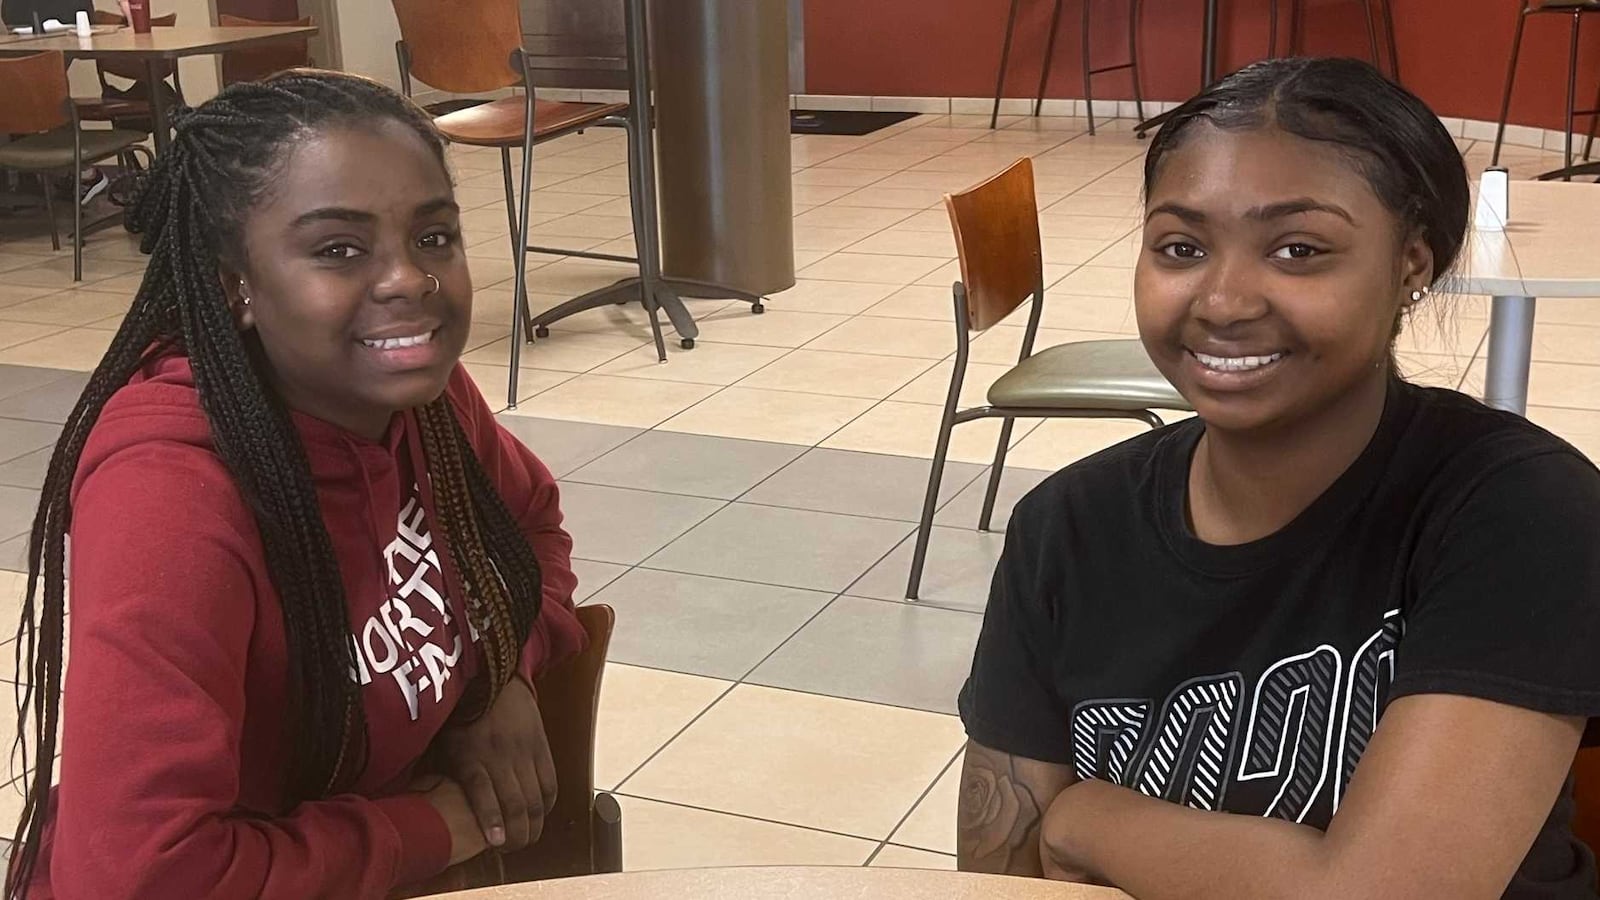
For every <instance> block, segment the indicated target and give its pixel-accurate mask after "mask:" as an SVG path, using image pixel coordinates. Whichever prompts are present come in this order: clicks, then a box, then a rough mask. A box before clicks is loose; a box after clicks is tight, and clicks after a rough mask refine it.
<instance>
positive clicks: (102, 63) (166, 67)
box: [89, 9, 178, 90]
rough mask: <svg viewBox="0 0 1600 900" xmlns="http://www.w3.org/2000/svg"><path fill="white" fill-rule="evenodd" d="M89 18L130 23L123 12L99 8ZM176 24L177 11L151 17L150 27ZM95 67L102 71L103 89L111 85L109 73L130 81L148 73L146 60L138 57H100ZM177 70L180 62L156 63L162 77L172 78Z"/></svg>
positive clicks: (96, 22) (158, 72)
mask: <svg viewBox="0 0 1600 900" xmlns="http://www.w3.org/2000/svg"><path fill="white" fill-rule="evenodd" d="M89 20H90V21H91V22H93V23H94V24H96V25H127V24H128V20H127V19H124V18H123V17H122V15H121V13H114V12H106V11H104V10H99V9H97V10H95V11H94V12H91V13H89ZM176 24H178V14H177V13H167V14H166V15H164V16H151V17H150V27H152V28H171V27H172V26H174V25H176ZM95 69H96V70H97V71H98V72H99V73H100V88H101V90H104V89H105V88H107V87H110V85H108V84H107V83H106V76H107V75H115V76H117V77H118V78H126V79H128V80H129V81H136V82H143V81H144V79H145V75H146V70H145V65H144V61H143V60H137V59H135V60H127V59H99V60H95ZM177 70H178V64H177V63H176V62H162V63H157V64H156V72H157V74H158V75H160V77H162V78H171V77H172V73H173V72H176V71H177Z"/></svg>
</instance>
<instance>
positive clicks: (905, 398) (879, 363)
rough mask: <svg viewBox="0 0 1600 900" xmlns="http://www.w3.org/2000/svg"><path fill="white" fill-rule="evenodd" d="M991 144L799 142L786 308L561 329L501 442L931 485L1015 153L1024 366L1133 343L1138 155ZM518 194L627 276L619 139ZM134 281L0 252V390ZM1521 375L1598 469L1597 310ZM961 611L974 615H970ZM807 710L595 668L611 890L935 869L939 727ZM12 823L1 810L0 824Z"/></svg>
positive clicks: (468, 154) (1569, 326) (1060, 140)
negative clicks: (995, 202) (893, 462)
mask: <svg viewBox="0 0 1600 900" xmlns="http://www.w3.org/2000/svg"><path fill="white" fill-rule="evenodd" d="M985 125H986V121H985V120H984V119H983V118H981V117H963V116H939V117H933V116H921V117H918V118H915V119H912V120H910V121H908V122H905V123H903V124H901V125H898V126H895V127H893V128H890V129H887V130H884V131H880V132H878V133H876V134H873V135H869V136H866V137H797V138H795V139H794V142H793V162H794V184H795V202H796V205H795V209H794V214H795V232H794V234H795V246H796V262H797V267H798V270H799V281H798V283H797V284H796V285H795V286H794V287H793V288H791V289H790V290H787V291H784V292H782V293H779V294H776V295H774V296H773V297H772V298H771V302H770V304H769V308H770V312H768V313H767V314H766V315H764V316H760V317H756V316H752V315H750V313H749V310H748V308H747V307H745V306H743V305H741V304H738V303H729V302H725V301H693V302H692V303H691V307H692V309H693V311H694V313H695V315H696V316H697V318H698V319H699V322H700V328H701V338H700V342H699V345H698V347H697V348H696V349H694V350H692V351H682V350H679V349H678V348H677V347H676V344H675V343H673V345H672V346H671V361H670V362H669V363H668V364H667V365H664V366H663V365H658V364H657V363H656V362H655V358H654V351H653V348H652V347H650V346H649V341H650V334H649V329H648V327H647V325H646V322H645V319H644V317H643V314H642V312H641V311H640V310H639V309H637V308H612V309H604V310H597V311H594V312H591V313H588V314H585V315H582V316H578V317H574V318H572V319H569V320H567V321H564V322H561V323H559V324H557V325H556V326H554V328H553V333H552V335H551V337H550V338H548V339H546V340H543V341H540V342H539V343H537V344H536V345H534V346H533V347H531V348H529V349H528V350H527V351H526V352H525V353H524V354H523V364H524V370H523V372H522V377H521V391H520V399H521V401H522V402H521V405H520V406H519V408H518V409H517V410H516V411H515V413H514V414H507V416H506V419H507V420H508V421H512V420H513V416H515V417H536V418H535V419H531V420H528V421H529V424H530V427H535V426H536V425H537V422H539V421H541V420H552V419H554V420H566V421H570V422H574V423H590V424H592V425H593V426H609V427H623V428H627V429H654V430H655V431H656V432H657V433H659V434H661V435H663V436H666V435H687V436H712V437H714V438H718V439H742V440H745V441H759V442H775V443H777V444H785V445H799V447H800V448H801V449H804V448H810V447H822V448H835V449H838V450H849V451H860V452H864V453H869V454H883V455H889V456H894V457H911V458H916V459H926V458H927V457H928V456H930V454H931V449H932V446H933V436H934V431H935V428H936V427H937V422H938V415H939V406H938V405H939V403H940V402H941V401H942V399H943V395H944V390H945V387H946V385H947V379H948V377H949V372H950V366H951V362H950V358H951V354H952V351H953V349H954V334H953V330H952V329H953V325H952V324H951V321H950V316H951V301H950V296H949V285H950V282H951V281H952V280H953V279H954V278H956V277H957V268H956V264H955V251H954V248H953V245H952V243H951V240H950V236H949V226H948V221H947V219H946V217H945V214H944V212H943V211H942V209H941V208H940V198H941V194H942V193H943V192H945V191H949V190H957V189H961V188H963V187H966V186H968V185H971V184H973V183H975V182H977V181H979V180H981V179H983V178H985V177H986V176H988V175H990V174H992V173H994V172H995V171H997V170H999V169H1000V168H1002V167H1004V166H1005V165H1007V164H1009V163H1010V162H1012V161H1013V160H1015V159H1016V158H1017V157H1018V156H1020V155H1023V154H1029V155H1032V156H1033V157H1034V159H1035V161H1036V166H1037V170H1038V173H1039V179H1038V181H1039V184H1038V193H1039V204H1040V207H1041V214H1040V221H1041V229H1042V232H1043V234H1044V239H1045V248H1044V249H1045V258H1046V262H1047V281H1048V283H1049V286H1050V292H1049V300H1048V305H1047V308H1046V311H1045V313H1044V325H1045V327H1046V329H1047V330H1046V332H1045V333H1044V334H1043V335H1042V336H1041V341H1043V342H1053V341H1059V340H1070V339H1076V338H1096V337H1105V336H1126V335H1131V334H1133V333H1134V332H1133V328H1134V326H1133V316H1132V311H1131V305H1130V288H1131V269H1130V266H1131V264H1132V253H1133V247H1134V244H1133V239H1132V237H1131V236H1132V235H1133V234H1134V232H1135V229H1136V227H1137V216H1138V209H1139V203H1138V185H1139V182H1138V174H1139V169H1140V162H1141V154H1142V152H1143V145H1142V144H1141V143H1139V142H1136V141H1135V140H1134V139H1133V138H1132V137H1131V135H1130V134H1129V133H1128V130H1127V127H1126V123H1120V122H1114V123H1109V124H1106V125H1105V126H1104V127H1103V130H1102V132H1101V134H1100V135H1099V136H1098V137H1089V136H1088V135H1087V134H1085V133H1084V125H1085V123H1083V122H1082V121H1080V120H1075V119H1041V120H1030V119H1026V118H1020V117H1012V118H1008V119H1005V120H1003V121H1002V126H1003V127H1002V129H1001V130H999V131H989V130H988V129H987V128H986V127H985ZM1461 145H1462V150H1463V153H1464V154H1465V157H1466V159H1467V162H1468V164H1469V166H1470V167H1471V168H1472V169H1474V170H1476V169H1479V168H1482V167H1483V166H1484V165H1486V164H1487V154H1488V147H1487V146H1486V145H1484V144H1481V143H1474V142H1471V141H1462V142H1461ZM452 158H453V161H454V163H455V166H456V168H457V173H456V174H457V178H458V182H459V184H460V189H459V197H460V199H461V200H462V201H463V205H464V207H466V209H467V210H468V211H467V213H466V215H465V220H466V227H467V234H468V242H469V248H468V255H469V256H470V257H471V260H472V268H473V272H474V277H475V281H476V283H477V288H478V307H479V308H478V310H477V312H476V314H475V315H474V321H475V322H476V323H477V326H476V329H475V334H474V336H473V341H472V342H471V345H470V348H469V353H468V354H467V358H466V359H467V363H468V365H469V367H470V368H471V370H472V372H473V374H474V375H475V376H476V377H477V378H478V379H479V381H480V382H481V383H482V385H483V387H484V391H485V393H486V394H487V395H488V396H489V397H490V398H491V400H493V401H495V402H496V403H497V404H498V403H499V401H500V400H502V399H503V398H504V382H505V378H506V374H507V369H506V365H507V361H508V359H507V356H508V346H507V340H508V338H507V335H508V333H509V328H508V322H509V314H510V292H509V279H510V277H511V263H510V259H511V256H510V250H509V248H508V242H507V240H506V235H505V233H504V230H503V229H504V226H505V217H504V211H503V207H502V206H501V203H500V189H499V179H500V175H499V173H498V158H497V157H496V156H495V155H494V154H493V153H492V152H489V151H480V150H470V149H464V150H456V151H453V152H452ZM1507 161H1508V162H1509V163H1510V165H1511V167H1512V169H1513V173H1514V174H1515V175H1517V176H1522V177H1525V176H1527V175H1529V174H1531V173H1533V172H1536V171H1539V170H1541V169H1544V168H1548V167H1551V166H1552V165H1554V161H1555V157H1554V156H1553V155H1551V154H1542V153H1537V152H1534V151H1523V150H1514V149H1513V150H1510V151H1508V160H1507ZM535 168H536V171H537V173H538V174H537V188H538V189H537V190H536V191H535V193H534V199H533V214H532V218H533V221H534V222H535V228H534V236H535V238H536V239H537V240H538V241H539V242H543V243H551V244H562V245H566V246H570V247H573V248H579V249H585V248H593V247H604V248H607V249H610V250H614V251H620V252H631V251H632V244H631V240H629V238H630V235H629V220H628V218H627V214H628V208H627V201H626V192H627V180H626V168H625V160H624V156H623V145H622V143H621V140H620V135H618V134H617V133H615V132H606V131H604V130H597V131H591V132H589V133H588V134H585V135H581V136H574V137H569V138H564V139H562V140H561V141H558V142H556V143H554V144H551V145H548V146H546V147H542V148H540V151H539V153H538V157H537V159H536V162H535ZM529 267H530V272H529V290H530V291H531V292H532V294H533V302H534V305H535V306H536V307H538V308H543V307H546V306H549V305H552V304H554V303H556V302H559V301H560V300H561V299H563V298H565V297H568V296H571V295H573V294H575V293H577V292H580V291H583V290H587V289H589V288H592V287H597V286H601V285H604V284H607V283H609V282H610V281H612V280H614V279H615V278H617V277H619V276H621V275H623V274H626V272H627V270H626V268H624V267H619V266H614V265H609V264H603V263H593V262H587V261H582V260H577V259H570V258H567V259H554V258H549V257H539V258H534V259H532V260H530V263H529ZM139 270H140V258H139V256H138V254H137V253H136V252H134V251H133V250H132V244H131V242H130V240H129V239H128V237H127V236H126V235H124V234H122V233H120V232H118V231H115V230H113V231H107V232H102V233H100V234H98V235H95V236H94V237H93V239H92V240H91V242H90V246H89V249H88V251H87V264H86V269H85V276H86V277H85V281H84V282H83V283H81V284H74V283H73V282H72V280H71V270H70V259H69V258H68V256H67V254H65V253H51V252H50V249H49V245H48V243H47V240H46V239H45V238H44V237H42V236H40V235H29V236H24V237H18V238H13V239H8V240H4V241H0V364H13V365H23V366H43V367H53V368H61V369H77V370H86V369H89V368H91V367H92V366H93V364H94V363H95V361H96V359H97V358H98V355H99V354H100V352H101V351H102V350H103V349H104V348H105V346H106V343H107V341H108V340H109V339H110V337H111V334H112V329H113V328H115V326H116V323H117V321H118V317H119V316H120V314H121V312H122V311H123V310H124V309H125V308H126V305H127V303H128V301H129V297H130V296H131V293H132V291H133V289H134V288H135V286H136V284H137V280H138V272H139ZM1439 302H1440V303H1442V304H1444V309H1445V310H1446V313H1447V314H1445V315H1443V316H1442V317H1440V318H1438V319H1437V320H1435V319H1427V320H1424V321H1419V322H1418V323H1416V324H1415V325H1414V326H1413V328H1412V329H1411V330H1409V331H1408V332H1407V334H1406V335H1405V337H1404V338H1403V339H1402V344H1401V358H1402V360H1403V363H1404V365H1405V366H1406V368H1407V371H1408V372H1410V373H1412V374H1413V375H1414V376H1415V377H1416V378H1418V379H1420V380H1423V381H1427V382H1430V383H1437V384H1445V385H1450V386H1464V387H1465V388H1466V389H1467V390H1473V389H1475V388H1476V387H1477V386H1478V385H1480V384H1481V380H1482V368H1483V354H1484V352H1485V349H1486V347H1485V344H1486V342H1485V332H1486V328H1487V316H1486V314H1485V305H1484V304H1483V303H1482V302H1481V301H1476V300H1472V299H1470V298H1440V300H1439ZM1022 321H1023V319H1022V314H1019V315H1018V317H1017V320H1016V321H1015V322H1013V323H1008V324H1007V325H1005V326H1002V327H998V328H996V329H994V330H993V331H992V332H990V333H988V334H986V335H984V336H982V337H981V338H980V339H979V340H978V341H977V342H976V344H975V346H974V360H975V364H974V366H973V369H972V374H971V378H970V383H969V386H968V388H967V390H966V394H967V396H968V398H969V399H973V400H975V399H977V398H978V397H980V396H981V394H982V391H983V389H984V388H985V387H986V386H987V384H988V383H989V382H990V381H992V380H993V379H994V378H995V377H997V376H998V375H999V374H1000V373H1001V372H1003V371H1004V369H1005V366H1006V364H1008V363H1009V362H1010V361H1011V359H1013V358H1014V355H1015V353H1016V347H1017V343H1018V341H1019V340H1020V333H1021V329H1020V327H1019V326H1020V325H1021V323H1022ZM1534 360H1535V362H1534V365H1533V374H1532V384H1531V399H1532V403H1533V406H1532V408H1531V410H1530V416H1531V418H1533V420H1534V421H1536V422H1539V423H1541V424H1543V425H1545V426H1546V427H1549V428H1551V429H1553V430H1555V431H1557V432H1558V433H1560V434H1562V435H1564V436H1566V437H1567V438H1568V439H1570V440H1572V441H1573V442H1574V443H1575V444H1577V445H1578V446H1579V447H1580V448H1582V449H1584V450H1585V451H1586V452H1588V453H1589V454H1590V455H1591V456H1600V390H1597V388H1600V300H1594V301H1587V300H1570V301H1567V300H1564V301H1552V302H1549V303H1546V304H1544V305H1543V306H1541V309H1540V317H1539V326H1538V332H1537V336H1536V346H1535V352H1534ZM4 387H5V385H3V384H0V388H4ZM574 427H575V428H577V427H579V426H574ZM587 433H588V432H585V434H587ZM596 433H597V434H598V433H604V434H609V433H611V432H609V431H606V430H605V429H604V428H601V429H599V431H598V432H596ZM628 433H630V434H632V433H634V432H633V431H629V432H628ZM995 433H996V432H995V426H994V423H984V424H975V425H971V426H967V427H966V428H964V429H962V430H961V431H959V432H958V436H957V439H956V441H955V446H954V450H953V453H952V458H953V459H954V460H959V461H966V462H974V463H984V462H986V461H987V460H988V459H989V457H990V455H991V453H992V449H993V442H994V440H995ZM1134 433H1136V430H1135V429H1134V428H1133V427H1131V426H1127V425H1123V424H1118V423H1108V422H1060V421H1058V422H1051V423H1048V424H1045V425H1042V426H1035V425H1033V424H1031V423H1021V424H1019V427H1018V428H1017V430H1016V434H1015V439H1014V449H1013V451H1012V455H1011V464H1012V465H1014V466H1017V467H1021V468H1031V469H1039V470H1049V469H1055V468H1059V467H1061V466H1063V465H1066V464H1067V463H1070V462H1072V461H1073V460H1075V459H1078V458H1080V457H1081V456H1083V455H1085V454H1087V453H1090V452H1093V451H1094V450H1096V449H1099V448H1101V447H1104V446H1106V445H1108V444H1110V443H1112V442H1114V441H1117V440H1120V439H1122V438H1125V437H1128V436H1131V435H1132V434H1134ZM740 446H745V445H740ZM750 446H758V445H750ZM759 446H770V445H759ZM796 452H799V451H798V450H797V451H796ZM719 496H720V495H719ZM762 508H763V507H747V509H758V510H759V509H762ZM695 515H699V513H696V514H695ZM795 515H801V514H798V513H796V514H795ZM797 521H801V520H797ZM863 521H865V520H863ZM943 521H944V520H943V518H941V522H943ZM894 533H895V534H899V533H900V532H894ZM952 536H954V537H960V536H961V532H960V531H959V530H956V529H941V537H940V540H947V539H953V538H952ZM580 543H581V540H580ZM937 546H938V542H937V541H936V547H937ZM579 555H580V556H585V554H584V553H583V552H582V548H581V547H580V552H579ZM589 558H591V557H589V556H585V559H589ZM593 558H597V559H598V558H600V556H598V555H597V556H596V557H593ZM618 561H620V560H612V561H611V562H609V563H608V562H592V563H591V562H585V563H584V564H583V569H582V571H583V572H584V577H585V578H586V579H587V578H589V577H590V575H591V574H599V573H603V574H602V575H601V581H600V582H599V584H603V583H604V581H605V580H607V579H609V578H614V577H616V576H617V574H619V573H620V572H621V571H623V570H624V568H625V566H620V565H615V564H614V563H615V562H618ZM634 561H637V559H635V560H634ZM893 562H894V558H891V559H890V563H893ZM668 568H671V567H670V566H668ZM890 574H891V575H895V573H893V572H891V573H890ZM978 574H979V575H980V576H981V574H982V573H981V572H979V573H978ZM895 577H900V576H898V575H895ZM22 582H23V577H22V576H19V575H16V574H14V573H8V572H0V621H7V620H12V619H14V617H15V613H16V611H17V608H18V602H19V601H18V597H19V594H20V591H21V588H22ZM591 590H592V588H591ZM888 596H893V593H892V591H890V592H888ZM962 599H963V600H964V601H965V603H966V605H967V606H969V607H975V608H981V604H982V597H981V595H979V596H976V597H965V598H962ZM863 602H872V603H876V602H878V601H863ZM956 605H957V606H960V605H961V604H960V603H958V604H956ZM962 615H968V614H962ZM0 668H4V669H6V670H7V672H9V666H0ZM950 675H951V677H953V678H955V679H957V681H958V680H959V672H955V673H950ZM824 693H826V692H825V691H823V692H821V693H808V692H803V691H798V690H789V689H780V688H776V687H768V686H762V685H758V684H751V683H745V682H744V681H743V680H739V681H729V680H723V679H719V678H712V677H706V676H704V675H699V674H687V673H684V672H679V671H667V670H665V669H660V668H653V667H645V666H640V665H623V664H613V665H612V666H611V668H610V670H609V673H608V675H607V681H606V688H605V693H604V699H603V703H602V723H601V731H600V739H599V747H598V754H599V763H598V770H599V780H600V783H601V786H602V787H605V788H610V789H614V790H616V791H617V792H619V794H620V795H621V797H622V802H623V806H624V809H625V822H626V826H627V827H626V830H627V844H626V856H627V860H628V865H629V867H630V868H656V867H671V866H695V865H708V864H754V863H829V864H848V865H859V864H866V863H871V864H875V865H902V866H932V867H951V866H953V856H952V854H953V852H954V828H953V817H954V807H955V801H956V783H955V771H956V768H955V764H954V763H955V760H956V756H957V753H958V751H959V749H960V746H961V741H962V733H961V727H960V724H959V722H958V721H957V720H956V719H955V718H954V717H953V716H951V715H949V714H948V712H930V711H927V710H925V709H912V708H905V707H902V706H894V705H887V704H880V703H873V702H865V701H862V700H859V699H846V698H841V697H836V696H824V695H823V694H824ZM6 719H7V717H4V716H0V742H6V744H7V745H9V741H8V737H9V735H8V734H7V733H5V732H6V731H7V730H9V729H11V728H12V727H14V726H13V725H12V723H10V722H8V721H6ZM17 802H18V801H17V798H16V797H15V796H14V793H13V792H11V791H5V792H0V819H3V818H5V817H6V816H9V815H13V814H14V813H15V810H16V808H17Z"/></svg>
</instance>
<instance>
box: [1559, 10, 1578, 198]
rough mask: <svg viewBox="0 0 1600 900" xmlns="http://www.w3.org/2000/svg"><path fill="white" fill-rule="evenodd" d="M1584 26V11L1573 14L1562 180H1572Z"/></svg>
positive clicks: (1568, 58) (1568, 55)
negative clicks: (1573, 142)
mask: <svg viewBox="0 0 1600 900" xmlns="http://www.w3.org/2000/svg"><path fill="white" fill-rule="evenodd" d="M1582 26H1583V13H1580V12H1574V13H1573V14H1572V42H1571V46H1570V48H1569V49H1568V52H1567V139H1566V142H1565V144H1564V145H1563V146H1564V154H1563V158H1562V163H1561V167H1562V168H1563V169H1566V170H1567V174H1566V175H1565V176H1564V177H1562V179H1561V180H1562V181H1571V180H1572V131H1573V128H1574V125H1573V119H1574V117H1575V115H1576V113H1577V109H1578V32H1579V31H1580V30H1581V29H1582Z"/></svg>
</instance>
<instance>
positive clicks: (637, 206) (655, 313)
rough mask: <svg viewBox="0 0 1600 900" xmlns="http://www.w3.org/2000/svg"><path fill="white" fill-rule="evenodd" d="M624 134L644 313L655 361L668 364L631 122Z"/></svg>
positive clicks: (654, 257)
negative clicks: (647, 315) (648, 317)
mask: <svg viewBox="0 0 1600 900" xmlns="http://www.w3.org/2000/svg"><path fill="white" fill-rule="evenodd" d="M623 130H624V133H625V134H626V135H627V141H628V198H629V199H628V213H629V215H631V216H632V217H633V246H634V254H635V255H636V256H638V258H639V294H640V299H641V300H642V301H643V302H644V310H645V312H646V313H648V314H649V316H650V335H651V337H653V338H654V339H655V342H656V358H657V359H658V360H660V361H661V362H666V361H667V339H666V336H665V335H663V334H662V333H661V312H660V304H659V303H658V302H657V300H656V288H657V278H656V275H657V274H658V273H657V271H656V269H657V267H658V265H659V262H658V260H659V259H660V257H659V256H658V255H657V254H658V251H657V250H656V248H655V245H654V242H653V241H652V240H650V238H649V232H648V231H647V230H646V228H647V223H646V221H645V211H644V208H643V206H644V179H643V173H642V172H641V171H640V170H639V156H638V154H637V153H635V152H634V139H635V135H634V133H633V132H634V128H633V125H632V124H631V123H630V124H628V125H625V126H624V128H623Z"/></svg>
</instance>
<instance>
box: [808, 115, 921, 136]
mask: <svg viewBox="0 0 1600 900" xmlns="http://www.w3.org/2000/svg"><path fill="white" fill-rule="evenodd" d="M915 115H916V113H909V112H863V111H860V110H837V109H797V110H794V111H792V112H790V113H789V133H790V134H849V135H863V134H871V133H873V132H874V131H877V130H878V129H880V128H888V127H889V126H890V125H893V124H895V123H897V122H904V121H905V120H907V119H909V118H911V117H912V116H915Z"/></svg>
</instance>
